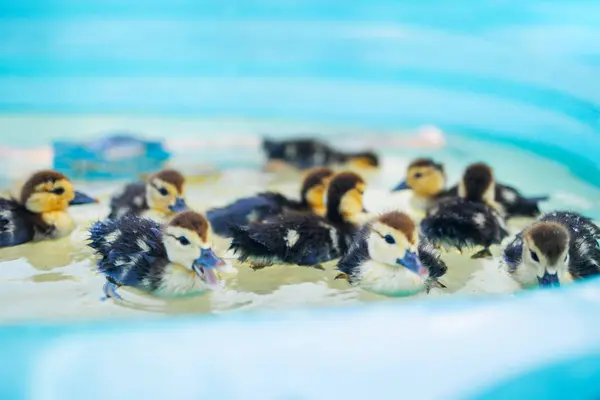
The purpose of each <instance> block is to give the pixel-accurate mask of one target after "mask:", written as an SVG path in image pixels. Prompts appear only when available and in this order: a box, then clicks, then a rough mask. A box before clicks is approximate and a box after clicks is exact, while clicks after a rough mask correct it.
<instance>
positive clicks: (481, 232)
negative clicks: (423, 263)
mask: <svg viewBox="0 0 600 400" xmlns="http://www.w3.org/2000/svg"><path fill="white" fill-rule="evenodd" d="M421 231H422V233H423V235H424V236H425V237H427V239H428V240H429V241H431V243H432V244H434V245H440V244H449V245H451V246H455V247H457V248H458V249H462V248H466V247H471V246H475V245H481V246H484V247H488V246H490V245H492V244H498V243H500V242H501V241H502V239H504V238H505V237H506V236H508V232H507V230H506V229H505V227H504V222H503V220H502V217H501V216H500V215H499V214H498V213H497V212H496V211H495V210H494V209H492V208H491V207H489V206H487V205H485V204H483V203H475V202H471V201H466V200H463V199H460V198H454V199H447V200H444V201H442V202H440V204H438V205H437V206H436V207H434V208H433V209H432V210H431V212H430V213H429V214H428V215H427V217H425V218H424V219H423V220H422V221H421Z"/></svg>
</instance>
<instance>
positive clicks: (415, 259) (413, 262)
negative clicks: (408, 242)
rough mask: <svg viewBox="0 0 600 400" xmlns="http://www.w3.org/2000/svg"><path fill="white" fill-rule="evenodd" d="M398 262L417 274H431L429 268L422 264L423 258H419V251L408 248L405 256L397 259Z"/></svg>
mask: <svg viewBox="0 0 600 400" xmlns="http://www.w3.org/2000/svg"><path fill="white" fill-rule="evenodd" d="M396 264H399V265H402V266H403V267H406V268H408V269H409V270H411V271H412V272H414V273H415V274H417V275H421V276H427V275H429V270H428V269H427V268H426V267H424V266H423V264H421V260H419V256H418V255H417V253H415V252H413V251H410V250H407V251H406V253H405V254H404V257H402V258H399V259H397V260H396Z"/></svg>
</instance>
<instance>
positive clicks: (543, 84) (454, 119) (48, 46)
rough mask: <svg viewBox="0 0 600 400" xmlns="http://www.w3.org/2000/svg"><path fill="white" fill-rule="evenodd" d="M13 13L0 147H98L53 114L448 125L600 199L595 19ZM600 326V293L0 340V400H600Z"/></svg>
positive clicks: (194, 5) (112, 325) (209, 7)
mask: <svg viewBox="0 0 600 400" xmlns="http://www.w3.org/2000/svg"><path fill="white" fill-rule="evenodd" d="M0 15H1V16H2V19H1V20H0V37H2V38H4V39H3V40H2V41H0V112H1V113H2V114H0V126H2V134H1V139H0V144H2V145H9V146H33V145H36V144H38V143H40V142H48V141H49V140H50V139H51V138H53V137H55V136H61V137H79V136H85V135H87V134H89V135H92V134H93V133H96V132H95V131H94V129H91V128H90V127H86V129H83V130H80V128H81V126H79V125H77V124H75V123H74V125H73V126H72V127H69V125H68V124H67V125H64V124H63V125H60V127H61V128H60V129H61V131H58V130H57V129H56V128H55V127H54V125H52V123H48V126H47V128H48V129H45V130H43V131H37V130H32V129H30V128H27V127H28V126H30V125H27V123H26V121H28V120H30V119H32V118H35V117H38V116H40V115H42V116H44V118H48V117H49V118H50V119H52V118H55V117H56V118H65V117H69V116H73V115H75V116H85V115H88V114H96V115H98V114H101V115H113V116H115V115H116V116H117V117H116V118H123V120H124V121H126V118H128V117H131V116H155V115H156V116H161V117H164V118H177V119H179V120H185V119H186V118H192V117H203V118H207V119H228V118H237V119H240V120H242V121H243V120H245V119H248V120H252V121H254V120H275V121H285V122H287V121H290V122H293V123H302V122H304V121H311V122H315V123H320V124H331V125H335V124H343V125H346V126H363V127H369V128H377V129H386V128H393V127H397V126H416V125H420V124H435V125H437V126H439V127H441V128H442V129H444V130H447V131H450V132H453V133H454V134H456V135H458V136H462V137H465V138H469V139H478V140H481V141H485V142H489V143H491V144H490V145H491V146H493V144H494V143H500V144H504V145H513V146H518V147H520V148H522V149H525V150H527V151H530V152H532V153H534V154H536V155H539V156H543V157H546V158H551V159H553V160H555V161H557V162H559V163H562V164H564V165H565V166H566V167H567V168H569V170H570V171H571V172H572V173H573V174H574V175H575V176H577V177H578V178H579V179H583V180H585V181H587V182H588V183H591V184H594V185H596V186H600V157H599V155H600V80H599V79H598V76H599V74H600V47H598V43H600V4H599V3H597V2H593V1H585V0H569V1H566V0H565V1H557V2H542V1H537V0H536V1H530V2H518V1H513V0H511V1H492V0H489V1H484V2H481V1H474V0H473V1H472V0H465V1H463V2H460V3H458V2H455V3H454V4H449V3H447V2H443V1H440V0H424V1H419V2H417V1H414V2H396V1H392V0H371V1H352V2H350V1H342V0H334V1H328V2H324V1H318V0H306V1H302V2H296V1H275V0H252V1H232V2H228V1H222V2H210V1H191V0H178V1H172V2H168V3H167V2H161V1H159V0H149V1H146V2H143V3H142V2H139V1H113V0H109V1H107V0H103V1H99V0H90V1H86V2H81V1H76V0H46V1H44V0H35V1H29V2H23V1H18V0H8V1H4V2H2V4H0ZM24 121H25V122H24ZM88 128H89V129H88ZM165 134H166V135H168V132H166V133H165ZM282 135H283V134H282ZM591 201H594V202H596V204H598V203H600V199H598V198H593V199H591ZM599 313H600V282H599V281H598V280H594V281H590V282H587V283H585V284H582V285H575V286H572V287H569V288H563V289H560V290H553V291H544V292H538V291H535V292H529V293H523V294H519V295H517V296H515V297H510V298H504V299H498V298H494V299H490V300H488V301H486V300H477V301H475V300H470V299H469V300H467V299H462V298H455V299H452V300H450V301H448V300H446V299H444V301H434V300H432V301H415V302H412V303H406V302H402V303H400V304H399V303H391V304H385V305H381V304H379V305H369V306H366V305H365V306H362V307H357V308H351V309H344V310H338V309H323V310H313V309H311V310H310V311H309V310H303V309H300V310H292V311H286V312H283V311H282V312H278V313H268V314H267V313H265V314H263V313H246V314H232V315H228V316H223V317H219V318H214V317H195V318H191V317H190V318H180V319H173V318H172V319H168V320H165V319H160V320H153V321H127V322H123V321H112V322H98V323H72V324H67V323H60V324H59V323H56V324H36V323H33V322H32V323H23V324H15V325H10V326H9V325H3V326H1V327H0V397H2V398H6V399H17V398H31V399H61V400H62V399H80V398H87V399H96V398H97V399H105V398H132V397H133V396H134V395H135V394H137V395H138V396H141V397H145V398H166V397H168V396H169V395H171V394H172V393H177V394H176V395H175V397H176V398H178V399H187V398H190V399H192V398H193V399H198V398H208V397H209V396H211V397H217V398H249V397H252V396H255V397H261V398H333V397H335V398H365V397H366V396H374V397H377V398H399V397H406V398H432V399H433V398H444V399H450V398H456V399H458V398H486V399H488V398H492V399H495V398H498V399H501V398H511V399H514V398H536V399H537V398H556V399H561V398H590V399H592V398H598V397H599V396H600V385H598V383H597V382H599V381H600V340H598V338H599V337H600V318H598V317H597V316H598V315H599ZM209 342H210V343H209ZM140 377H141V378H140Z"/></svg>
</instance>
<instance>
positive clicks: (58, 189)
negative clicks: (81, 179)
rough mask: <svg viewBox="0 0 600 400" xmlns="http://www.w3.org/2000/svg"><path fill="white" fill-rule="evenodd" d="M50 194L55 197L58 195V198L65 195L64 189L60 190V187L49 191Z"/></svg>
mask: <svg viewBox="0 0 600 400" xmlns="http://www.w3.org/2000/svg"><path fill="white" fill-rule="evenodd" d="M50 193H54V194H55V195H58V196H60V195H62V194H63V193H65V189H64V188H61V187H59V188H56V189H53V190H51V191H50Z"/></svg>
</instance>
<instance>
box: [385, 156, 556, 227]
mask: <svg viewBox="0 0 600 400" xmlns="http://www.w3.org/2000/svg"><path fill="white" fill-rule="evenodd" d="M445 187H446V175H445V173H444V166H443V165H442V164H440V163H436V162H435V161H433V160H432V159H430V158H420V159H417V160H415V161H413V162H412V163H411V164H410V165H409V167H408V170H407V173H406V180H405V181H403V182H401V183H400V184H398V185H397V186H396V187H395V188H394V189H393V191H398V190H404V189H412V190H413V192H414V203H413V207H415V208H417V209H421V210H423V211H426V210H427V209H428V208H430V207H431V206H433V204H435V202H437V201H439V200H440V199H441V198H444V197H455V196H458V189H459V186H458V185H456V186H454V187H452V188H450V189H448V190H446V189H445ZM546 200H548V196H538V197H525V196H524V195H523V194H522V193H521V192H519V191H518V190H517V189H515V188H514V187H512V186H508V185H505V184H502V183H498V182H495V186H494V201H495V202H496V206H497V207H498V209H499V211H500V212H501V213H502V214H503V215H504V217H505V218H518V217H523V218H537V217H538V216H539V215H540V208H539V203H540V202H542V201H546Z"/></svg>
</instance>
